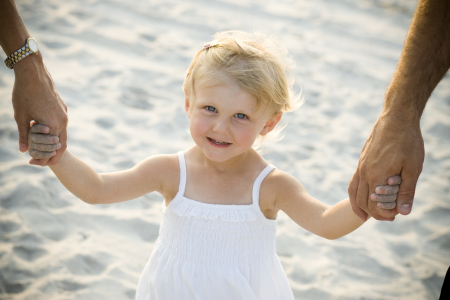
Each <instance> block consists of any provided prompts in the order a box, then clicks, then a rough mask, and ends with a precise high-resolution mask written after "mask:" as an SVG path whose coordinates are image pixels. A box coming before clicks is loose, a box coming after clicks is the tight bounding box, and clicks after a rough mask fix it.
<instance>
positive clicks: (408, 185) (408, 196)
mask: <svg viewBox="0 0 450 300" xmlns="http://www.w3.org/2000/svg"><path fill="white" fill-rule="evenodd" d="M401 176H402V182H401V183H400V189H399V191H398V195H397V211H398V212H399V213H400V214H402V215H407V214H409V213H410V212H411V209H412V205H413V201H414V194H415V191H416V184H417V180H418V179H419V176H414V175H412V174H410V173H406V172H402V174H401Z"/></svg>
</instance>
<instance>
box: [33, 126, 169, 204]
mask: <svg viewBox="0 0 450 300" xmlns="http://www.w3.org/2000/svg"><path fill="white" fill-rule="evenodd" d="M43 127H44V126H41V125H38V124H34V125H33V127H32V128H31V130H30V134H29V145H30V150H29V152H30V155H31V156H32V157H33V158H35V159H36V158H37V159H39V158H41V157H40V153H41V152H43V153H48V151H47V150H48V149H49V145H54V141H55V140H54V139H55V138H56V137H54V136H50V135H47V134H42V133H39V132H42V130H43ZM52 143H53V144H52ZM50 147H51V146H50ZM45 151H47V152H45ZM172 162H173V158H171V156H170V155H161V156H154V157H150V158H147V159H145V160H144V161H142V162H141V163H139V164H137V165H136V166H134V167H133V168H131V169H129V170H125V171H120V172H115V173H104V174H99V173H97V172H96V171H95V170H94V169H92V168H91V167H90V166H89V165H87V164H86V163H85V162H83V161H82V160H80V159H79V158H77V157H75V156H74V155H73V154H72V153H70V152H69V151H65V152H64V154H63V155H62V157H61V159H60V161H59V162H58V163H57V164H56V165H52V166H50V168H51V170H52V171H53V173H55V175H56V177H58V179H59V180H60V181H61V183H62V184H63V185H64V186H65V187H66V188H67V189H68V190H69V191H70V192H71V193H73V194H74V195H75V196H77V197H78V198H80V199H81V200H83V201H84V202H86V203H89V204H108V203H116V202H122V201H126V200H131V199H134V198H137V197H140V196H142V195H145V194H147V193H150V192H153V191H157V192H160V193H161V194H164V186H163V182H164V180H165V179H167V178H165V177H170V176H173V174H169V172H170V170H171V169H173V168H171V166H174V165H175V166H176V164H173V163H172ZM175 171H176V170H175ZM172 173H175V174H176V173H177V172H172ZM175 176H176V175H175Z"/></svg>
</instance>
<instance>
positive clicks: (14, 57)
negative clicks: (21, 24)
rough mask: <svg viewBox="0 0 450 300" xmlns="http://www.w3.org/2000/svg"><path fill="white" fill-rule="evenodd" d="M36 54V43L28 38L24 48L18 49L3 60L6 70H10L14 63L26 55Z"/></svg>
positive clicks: (37, 51) (37, 49)
mask: <svg viewBox="0 0 450 300" xmlns="http://www.w3.org/2000/svg"><path fill="white" fill-rule="evenodd" d="M38 53H39V47H38V43H37V42H36V40H35V39H34V38H28V39H27V42H26V44H25V46H23V47H22V48H20V49H18V50H17V51H15V52H14V53H13V54H11V55H10V56H8V57H7V58H6V59H5V65H6V66H7V67H8V68H10V69H12V68H13V67H14V65H15V64H16V63H18V62H19V61H21V60H22V59H24V58H25V57H27V56H28V55H30V54H36V55H38Z"/></svg>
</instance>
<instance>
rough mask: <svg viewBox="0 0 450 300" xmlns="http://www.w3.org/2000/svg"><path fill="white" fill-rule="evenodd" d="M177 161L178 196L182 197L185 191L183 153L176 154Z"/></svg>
mask: <svg viewBox="0 0 450 300" xmlns="http://www.w3.org/2000/svg"><path fill="white" fill-rule="evenodd" d="M178 161H179V163H180V185H179V186H178V194H180V195H181V196H183V195H184V190H185V189H186V161H185V159H184V152H183V151H180V152H178Z"/></svg>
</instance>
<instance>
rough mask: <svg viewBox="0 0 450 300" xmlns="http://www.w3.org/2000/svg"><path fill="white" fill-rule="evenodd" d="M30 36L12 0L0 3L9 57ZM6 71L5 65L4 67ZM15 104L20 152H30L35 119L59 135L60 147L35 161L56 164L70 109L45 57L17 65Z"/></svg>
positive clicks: (0, 29) (0, 33)
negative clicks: (29, 145)
mask: <svg viewBox="0 0 450 300" xmlns="http://www.w3.org/2000/svg"><path fill="white" fill-rule="evenodd" d="M29 37H30V34H29V33H28V30H27V28H26V27H25V24H24V22H23V20H22V18H21V17H20V15H19V11H18V10H17V7H16V5H15V3H14V1H13V0H1V1H0V45H1V47H2V49H3V51H4V52H5V54H6V55H10V54H11V53H13V52H14V51H16V50H17V49H19V48H21V47H22V46H24V45H25V42H26V40H27V38H29ZM4 67H5V68H6V66H4ZM14 75H15V81H14V88H13V93H12V102H13V108H14V118H15V120H16V123H17V127H18V129H19V151H20V152H26V151H27V149H28V132H29V129H30V121H31V120H35V121H36V122H38V123H40V124H45V125H47V126H48V127H49V128H50V132H49V133H50V134H52V135H56V136H59V141H60V143H61V148H60V149H58V150H57V151H56V155H55V156H53V157H52V158H50V159H48V158H45V159H40V160H39V161H35V164H39V165H52V164H56V163H57V162H58V160H59V159H60V157H61V155H62V153H63V152H64V150H65V149H66V147H67V146H66V141H67V132H66V127H67V122H68V119H67V106H66V105H65V103H64V101H63V100H62V99H61V98H60V97H59V94H58V92H57V91H56V88H55V85H54V83H53V80H52V78H51V76H50V74H49V72H48V71H47V69H46V68H45V65H44V61H43V59H42V54H41V53H40V52H39V54H38V55H29V56H27V57H26V58H25V59H23V60H21V61H19V62H18V63H16V64H15V65H14Z"/></svg>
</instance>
